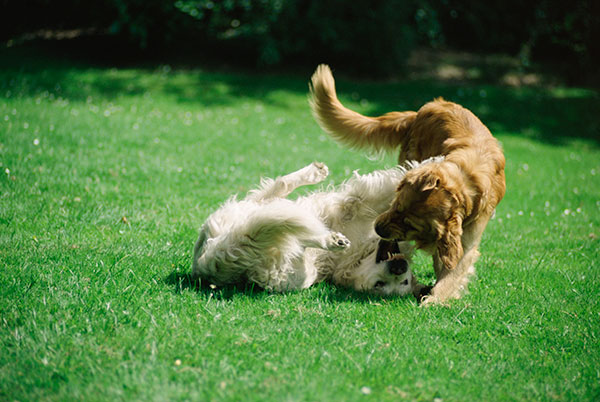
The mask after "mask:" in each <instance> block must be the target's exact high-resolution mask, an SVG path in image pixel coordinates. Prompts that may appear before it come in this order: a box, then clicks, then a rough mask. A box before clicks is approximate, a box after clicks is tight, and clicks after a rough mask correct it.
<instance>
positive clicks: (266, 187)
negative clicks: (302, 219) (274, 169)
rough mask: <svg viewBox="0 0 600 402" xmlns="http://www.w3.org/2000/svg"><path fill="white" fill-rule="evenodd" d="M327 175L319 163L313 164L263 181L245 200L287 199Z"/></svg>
mask: <svg viewBox="0 0 600 402" xmlns="http://www.w3.org/2000/svg"><path fill="white" fill-rule="evenodd" d="M328 175H329V169H328V168H327V166H326V165H325V164H323V163H320V162H313V163H311V164H310V165H308V166H305V167H303V168H302V169H300V170H297V171H295V172H293V173H290V174H287V175H285V176H281V177H278V178H276V179H275V180H273V179H263V180H262V181H261V186H260V188H258V189H256V190H252V191H250V193H249V194H248V196H247V197H246V199H248V200H252V201H264V200H268V199H271V198H284V197H287V196H288V195H289V194H290V193H291V192H292V191H294V190H295V189H296V188H298V187H300V186H306V185H309V184H317V183H320V182H322V181H323V180H325V178H326V177H327V176H328Z"/></svg>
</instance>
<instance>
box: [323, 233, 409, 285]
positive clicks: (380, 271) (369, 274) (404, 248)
mask: <svg viewBox="0 0 600 402" xmlns="http://www.w3.org/2000/svg"><path fill="white" fill-rule="evenodd" d="M376 246H377V239H373V241H372V242H367V243H365V247H366V249H365V250H364V251H365V253H364V257H362V258H360V257H359V258H357V261H358V265H354V266H353V267H351V269H349V270H347V271H345V272H334V273H333V277H334V282H338V283H341V284H345V285H346V286H349V287H352V288H354V289H356V290H358V291H361V292H368V293H373V294H378V295H382V296H387V295H398V296H404V295H407V294H415V291H416V289H417V288H418V286H420V285H419V284H418V282H417V280H416V278H415V276H414V275H413V273H412V271H411V269H410V264H411V255H412V253H413V247H412V246H411V245H410V244H408V243H405V242H399V243H398V242H390V245H389V247H388V248H387V249H385V251H383V250H384V249H383V248H379V249H377V248H376ZM378 250H379V251H380V252H379V253H378ZM352 258H356V257H352Z"/></svg>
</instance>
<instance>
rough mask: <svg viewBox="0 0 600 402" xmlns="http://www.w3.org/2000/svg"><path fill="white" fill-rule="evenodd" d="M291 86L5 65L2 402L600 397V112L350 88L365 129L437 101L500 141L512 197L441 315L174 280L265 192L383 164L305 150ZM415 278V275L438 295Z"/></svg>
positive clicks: (324, 288) (540, 97)
mask: <svg viewBox="0 0 600 402" xmlns="http://www.w3.org/2000/svg"><path fill="white" fill-rule="evenodd" d="M309 76H310V72H307V74H306V76H284V75H280V74H274V75H267V74H264V75H252V74H243V73H228V74H225V73H219V72H214V71H203V70H177V69H172V68H170V67H168V66H159V67H156V68H150V69H133V68H131V69H100V68H94V67H90V66H87V65H79V66H77V67H72V66H70V65H69V63H66V62H61V63H56V64H55V63H52V62H50V61H48V60H45V59H43V60H39V61H38V62H36V63H31V62H30V63H24V64H19V63H17V62H14V63H12V64H8V65H7V66H6V67H5V68H4V69H2V71H1V72H0V169H1V171H0V262H1V267H0V283H1V287H0V351H1V353H0V384H1V385H0V398H1V399H8V400H38V399H43V400H46V399H47V400H71V399H79V400H106V399H115V398H117V399H136V400H172V399H185V400H188V399H191V400H212V399H224V400H270V399H271V400H275V399H276V400H281V399H284V400H359V399H366V398H369V399H373V400H398V399H411V400H433V399H436V398H439V399H442V400H460V401H463V400H507V399H509V400H513V399H517V400H523V399H525V400H596V399H597V398H598V396H599V395H600V386H599V385H598V384H600V374H599V372H598V367H600V352H599V349H598V346H597V344H598V338H599V337H600V324H599V322H600V321H599V319H600V316H599V315H598V311H600V310H599V305H598V304H599V303H598V297H597V296H598V294H599V292H600V286H599V283H600V277H599V276H600V275H599V271H598V269H599V266H598V259H599V251H598V237H599V236H600V229H599V224H600V151H599V150H598V145H599V140H600V139H599V135H598V127H599V125H598V123H599V121H598V115H597V113H596V114H595V115H594V114H593V113H592V111H593V110H596V111H597V110H598V109H599V105H600V101H599V99H598V94H597V93H596V92H594V91H591V90H580V89H573V88H555V89H547V88H520V89H511V88H506V87H501V86H492V85H475V84H473V85H457V84H448V83H441V82H435V81H419V82H399V83H394V84H389V83H385V84H383V83H365V82H362V83H353V82H350V81H347V80H344V79H343V77H341V78H340V80H339V83H338V87H339V89H340V94H341V97H342V99H343V101H344V102H345V103H347V104H349V105H351V106H352V107H353V108H356V109H358V110H360V111H362V112H365V113H371V114H379V113H383V112H386V111H390V110H395V109H401V108H416V107H418V106H419V105H420V104H422V103H423V102H425V101H427V100H429V99H432V98H433V97H435V96H440V95H441V96H444V97H446V98H448V99H450V100H454V101H457V102H459V103H462V104H464V105H465V106H468V107H469V108H471V109H473V110H474V111H475V112H476V113H477V114H478V115H479V116H480V117H481V118H482V120H483V121H484V122H485V123H486V124H487V125H488V126H489V127H490V128H492V130H493V132H494V133H495V135H496V136H497V137H498V138H499V140H500V141H501V142H502V144H503V147H504V150H505V153H506V157H507V167H506V173H507V185H508V191H507V195H506V198H505V199H504V200H503V201H502V203H501V204H500V206H499V208H498V211H497V215H496V218H495V219H494V220H493V221H491V223H490V224H489V226H488V229H487V230H486V233H485V235H484V240H483V244H482V247H481V249H482V257H481V259H480V262H479V263H478V276H477V279H476V280H475V281H474V282H473V284H472V286H471V292H470V294H468V295H466V296H465V297H464V298H463V299H462V300H460V301H456V302H453V303H451V304H450V306H448V307H432V308H419V307H418V306H417V305H416V303H415V302H414V301H413V300H411V299H409V298H398V299H379V298H374V297H372V296H366V295H361V294H357V293H354V292H350V291H347V290H343V289H336V288H334V287H332V286H330V285H327V284H321V285H319V286H316V287H314V288H312V289H309V290H306V291H302V292H297V293H290V294H283V295H282V294H269V293H265V292H262V291H258V290H256V289H252V288H247V289H217V290H200V291H198V292H196V291H194V290H191V289H189V288H188V287H187V286H186V282H185V276H184V274H185V273H187V272H188V269H189V265H190V258H191V248H192V245H193V242H194V241H195V237H196V234H197V233H196V231H197V228H198V227H199V226H200V224H201V223H202V222H203V220H204V218H205V217H206V216H207V215H208V214H209V213H210V212H211V211H213V210H214V209H215V208H216V207H217V206H218V205H219V203H220V202H222V201H223V200H225V199H227V198H228V197H229V196H230V195H232V194H234V193H244V192H245V191H247V190H248V189H249V188H251V187H252V186H254V185H255V184H256V183H257V182H258V181H259V178H260V177H261V176H271V177H272V176H277V175H280V174H284V173H287V172H289V171H292V170H294V169H297V168H299V167H301V166H304V165H305V164H307V163H309V162H311V161H313V160H320V161H323V162H325V163H327V164H328V166H329V167H330V170H331V171H332V175H331V179H330V180H329V183H331V182H340V181H341V180H343V179H344V178H346V177H348V175H349V174H350V173H351V172H352V171H353V170H355V169H360V170H361V171H363V172H367V171H371V170H374V169H377V168H381V167H384V166H391V165H393V163H394V161H395V156H394V155H390V156H386V157H383V158H379V159H369V158H367V157H366V156H365V155H364V154H362V153H360V152H353V151H348V150H346V149H344V148H342V147H340V146H338V145H337V144H335V143H334V142H333V141H331V140H330V139H329V138H328V137H327V136H326V135H325V134H323V133H322V132H321V130H320V129H319V128H318V126H317V125H316V123H315V122H314V121H313V119H312V117H311V115H310V112H309V108H308V104H307V81H308V77H309ZM430 264H431V263H430V260H429V259H428V258H426V257H424V256H419V257H418V258H417V263H416V266H415V271H416V272H417V273H418V275H419V276H420V277H421V278H422V279H423V280H424V281H429V282H431V281H432V280H433V273H432V269H431V266H430Z"/></svg>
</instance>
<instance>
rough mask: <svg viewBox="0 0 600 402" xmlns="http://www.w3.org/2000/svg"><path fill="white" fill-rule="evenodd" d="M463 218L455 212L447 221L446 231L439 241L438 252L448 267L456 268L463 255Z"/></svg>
mask: <svg viewBox="0 0 600 402" xmlns="http://www.w3.org/2000/svg"><path fill="white" fill-rule="evenodd" d="M462 234H463V230H462V218H461V217H460V216H459V215H458V214H457V213H455V214H454V215H452V217H451V218H450V219H449V220H448V221H447V222H446V225H445V227H444V232H443V233H442V236H441V238H440V239H439V240H438V242H437V252H438V256H439V258H440V260H441V261H442V264H444V267H445V268H446V269H454V268H456V266H457V265H458V262H459V261H460V259H461V258H462V257H463V254H464V250H463V246H462V240H461V237H462Z"/></svg>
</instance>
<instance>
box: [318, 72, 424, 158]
mask: <svg viewBox="0 0 600 402" xmlns="http://www.w3.org/2000/svg"><path fill="white" fill-rule="evenodd" d="M309 87H310V93H311V99H310V106H311V108H312V112H313V115H314V117H315V119H316V120H317V122H318V123H319V125H320V126H321V128H322V129H323V130H325V131H327V132H328V133H329V134H330V135H331V136H332V137H333V138H334V139H336V140H337V141H339V142H341V143H343V144H346V145H349V146H350V147H353V148H367V149H372V150H375V151H381V150H390V149H396V148H398V146H399V145H400V144H401V142H402V140H403V138H404V137H405V135H406V133H407V131H408V130H409V128H410V126H411V124H412V123H413V121H414V120H415V118H416V116H417V113H416V112H412V111H411V112H391V113H387V114H384V115H383V116H379V117H367V116H363V115H362V114H360V113H357V112H355V111H352V110H350V109H348V108H346V107H345V106H344V105H342V103H341V102H340V101H339V99H338V97H337V94H336V91H335V81H334V79H333V75H332V74H331V69H330V68H329V66H327V65H325V64H321V65H319V66H318V67H317V70H316V71H315V73H314V74H313V76H312V78H311V84H310V85H309Z"/></svg>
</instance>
